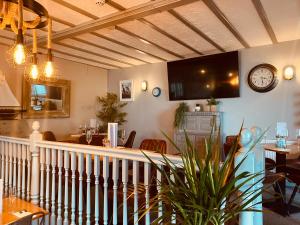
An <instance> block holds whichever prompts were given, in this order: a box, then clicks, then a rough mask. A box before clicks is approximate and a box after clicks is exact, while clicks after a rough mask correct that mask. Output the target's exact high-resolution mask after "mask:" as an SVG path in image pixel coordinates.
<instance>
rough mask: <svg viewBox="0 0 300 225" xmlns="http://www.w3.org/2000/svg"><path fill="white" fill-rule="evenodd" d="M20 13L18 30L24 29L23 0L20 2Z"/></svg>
mask: <svg viewBox="0 0 300 225" xmlns="http://www.w3.org/2000/svg"><path fill="white" fill-rule="evenodd" d="M18 13H19V21H18V29H22V28H23V0H19V4H18Z"/></svg>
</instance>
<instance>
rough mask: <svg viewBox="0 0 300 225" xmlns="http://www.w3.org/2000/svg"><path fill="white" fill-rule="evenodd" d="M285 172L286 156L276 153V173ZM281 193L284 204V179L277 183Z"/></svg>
mask: <svg viewBox="0 0 300 225" xmlns="http://www.w3.org/2000/svg"><path fill="white" fill-rule="evenodd" d="M285 171H286V154H280V153H276V173H284V174H285ZM278 184H279V187H280V189H281V191H282V195H283V196H282V197H283V201H284V203H285V202H286V191H285V179H282V180H280V181H278Z"/></svg>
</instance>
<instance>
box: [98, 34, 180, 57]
mask: <svg viewBox="0 0 300 225" xmlns="http://www.w3.org/2000/svg"><path fill="white" fill-rule="evenodd" d="M97 33H99V34H103V35H105V36H107V37H110V38H113V39H116V40H118V41H121V42H123V43H126V44H128V45H131V46H134V47H137V48H139V49H141V50H142V51H145V52H148V53H151V54H153V55H156V56H160V57H162V58H164V59H167V60H175V59H178V58H177V57H176V56H173V55H171V54H169V53H167V52H165V51H163V50H160V49H159V48H157V47H155V46H153V45H151V44H146V43H143V42H142V41H140V40H138V39H137V38H134V37H132V36H130V35H128V34H125V33H122V32H120V31H118V30H111V29H102V30H101V31H97Z"/></svg>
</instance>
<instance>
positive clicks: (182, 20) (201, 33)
mask: <svg viewBox="0 0 300 225" xmlns="http://www.w3.org/2000/svg"><path fill="white" fill-rule="evenodd" d="M169 13H170V14H171V15H172V16H174V17H175V18H176V19H177V20H179V21H180V22H181V23H183V24H184V25H185V26H187V27H188V28H190V29H191V30H193V31H194V32H195V33H197V34H198V35H199V36H200V37H202V38H203V39H204V40H206V41H207V42H208V43H210V44H211V45H213V46H214V47H215V48H216V49H218V50H219V51H221V52H225V50H224V49H223V48H222V47H221V46H220V45H218V44H217V43H216V42H214V41H213V40H212V39H210V37H208V36H207V35H206V34H205V33H203V32H202V31H201V30H199V29H198V28H197V27H196V26H194V25H193V24H192V23H191V22H190V21H188V20H187V19H185V18H184V17H183V16H181V15H180V14H179V13H177V12H176V11H175V10H174V9H170V10H169Z"/></svg>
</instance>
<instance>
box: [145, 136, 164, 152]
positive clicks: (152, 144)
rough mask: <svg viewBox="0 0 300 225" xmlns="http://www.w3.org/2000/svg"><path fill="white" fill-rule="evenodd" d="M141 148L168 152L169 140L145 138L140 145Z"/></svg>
mask: <svg viewBox="0 0 300 225" xmlns="http://www.w3.org/2000/svg"><path fill="white" fill-rule="evenodd" d="M140 149H143V150H149V151H154V152H159V153H161V154H166V152H167V142H166V141H165V140H160V139H144V140H143V141H142V143H141V145H140Z"/></svg>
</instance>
